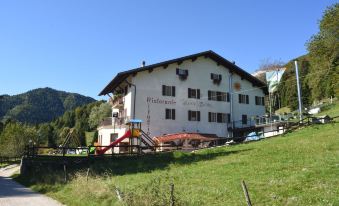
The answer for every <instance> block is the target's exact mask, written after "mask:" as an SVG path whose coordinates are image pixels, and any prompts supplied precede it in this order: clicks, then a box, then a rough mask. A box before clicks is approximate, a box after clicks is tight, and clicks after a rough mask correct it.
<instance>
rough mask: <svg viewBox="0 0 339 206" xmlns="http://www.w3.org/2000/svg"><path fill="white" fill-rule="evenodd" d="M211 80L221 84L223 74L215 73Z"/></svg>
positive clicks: (212, 74)
mask: <svg viewBox="0 0 339 206" xmlns="http://www.w3.org/2000/svg"><path fill="white" fill-rule="evenodd" d="M211 79H212V80H213V83H214V84H219V83H220V82H221V79H222V77H221V74H214V73H211Z"/></svg>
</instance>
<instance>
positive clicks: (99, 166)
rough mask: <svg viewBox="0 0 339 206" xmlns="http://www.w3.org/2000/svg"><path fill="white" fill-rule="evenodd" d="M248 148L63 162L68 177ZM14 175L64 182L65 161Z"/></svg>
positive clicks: (142, 168)
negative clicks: (65, 168) (79, 173)
mask: <svg viewBox="0 0 339 206" xmlns="http://www.w3.org/2000/svg"><path fill="white" fill-rule="evenodd" d="M248 150H250V149H243V150H232V151H225V150H224V149H222V148H220V149H213V150H205V151H202V152H198V153H185V152H168V153H158V154H147V155H143V156H120V157H91V158H90V159H89V161H86V162H81V163H76V162H73V163H68V164H67V166H66V167H67V170H66V179H71V178H72V177H73V176H74V174H76V173H77V172H86V171H87V169H88V168H90V174H91V175H104V174H109V175H125V174H134V173H139V172H151V171H153V170H164V169H167V168H168V167H169V166H170V165H190V164H194V163H197V162H200V161H207V160H213V159H215V158H217V157H221V156H227V155H231V154H237V153H240V152H246V151H248ZM15 179H16V180H17V181H19V182H20V183H22V184H24V185H26V186H31V185H33V184H36V183H38V182H40V183H46V184H54V183H63V182H65V171H64V165H63V164H60V162H59V163H57V162H53V163H52V162H49V163H46V162H45V163H41V162H35V163H34V164H32V165H31V166H30V168H29V170H28V171H27V172H26V174H25V175H20V176H18V177H16V178H15ZM42 192H43V191H42Z"/></svg>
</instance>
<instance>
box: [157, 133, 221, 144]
mask: <svg viewBox="0 0 339 206" xmlns="http://www.w3.org/2000/svg"><path fill="white" fill-rule="evenodd" d="M185 139H189V140H200V141H213V140H217V139H218V136H217V135H215V134H200V133H176V134H167V135H163V136H158V137H154V140H155V141H157V142H158V143H162V142H171V141H174V140H185Z"/></svg>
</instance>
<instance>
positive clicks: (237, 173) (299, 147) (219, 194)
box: [18, 123, 339, 205]
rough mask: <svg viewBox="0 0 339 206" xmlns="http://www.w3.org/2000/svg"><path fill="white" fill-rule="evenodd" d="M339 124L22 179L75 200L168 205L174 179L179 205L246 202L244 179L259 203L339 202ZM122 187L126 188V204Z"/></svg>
mask: <svg viewBox="0 0 339 206" xmlns="http://www.w3.org/2000/svg"><path fill="white" fill-rule="evenodd" d="M338 126H339V124H338V123H333V124H327V125H315V126H311V127H307V128H304V129H300V130H298V131H295V132H293V133H289V134H286V135H284V136H281V137H278V138H271V139H267V140H262V141H258V142H253V143H249V144H241V145H236V146H231V147H220V148H214V149H206V150H201V151H199V152H197V153H195V154H191V153H190V154H187V153H179V152H176V153H169V154H164V155H158V156H151V157H148V156H145V157H138V158H136V157H130V158H125V159H120V160H119V159H118V160H111V161H106V162H105V163H99V162H97V163H96V165H92V169H93V170H95V169H98V168H99V167H100V166H101V167H103V168H106V169H108V170H107V172H106V173H104V175H103V174H101V175H100V176H99V175H92V176H91V177H90V178H89V180H88V182H87V181H86V177H85V174H84V173H81V172H79V173H76V175H75V176H74V178H73V180H72V181H70V182H69V183H68V184H62V183H57V184H53V183H46V182H45V183H43V182H41V181H40V182H39V181H36V180H33V179H34V178H33V179H30V182H29V181H27V177H26V181H24V180H23V179H24V178H22V177H21V178H18V180H19V181H21V182H22V183H24V184H28V185H31V187H32V188H33V189H34V190H37V191H40V192H43V193H46V194H47V195H49V196H51V197H53V198H56V199H57V200H59V201H61V202H63V203H65V204H67V205H167V204H169V188H170V187H169V185H170V184H171V183H174V188H175V192H174V194H175V198H176V204H177V205H245V200H244V197H243V192H242V189H241V185H240V181H241V180H245V181H246V183H247V186H248V188H249V193H250V196H251V199H252V203H253V204H254V205H339V187H338V185H339V178H338V176H339V141H338V138H339V137H338V133H339V127H338ZM61 177H62V176H61ZM39 178H41V177H39ZM40 180H41V179H40ZM54 180H55V179H53V181H51V182H54ZM47 182H48V181H47ZM115 187H118V188H119V189H120V191H122V192H123V194H124V196H125V200H124V202H123V203H122V202H119V201H118V200H117V197H116V193H115V190H114V188H115Z"/></svg>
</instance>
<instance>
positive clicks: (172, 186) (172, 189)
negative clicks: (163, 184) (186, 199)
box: [170, 183, 175, 206]
mask: <svg viewBox="0 0 339 206" xmlns="http://www.w3.org/2000/svg"><path fill="white" fill-rule="evenodd" d="M170 186H171V202H170V206H174V203H175V199H174V184H173V183H171V185H170Z"/></svg>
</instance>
